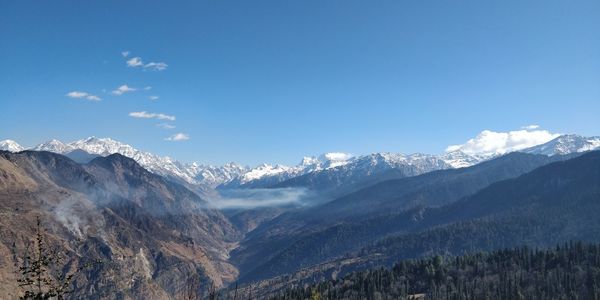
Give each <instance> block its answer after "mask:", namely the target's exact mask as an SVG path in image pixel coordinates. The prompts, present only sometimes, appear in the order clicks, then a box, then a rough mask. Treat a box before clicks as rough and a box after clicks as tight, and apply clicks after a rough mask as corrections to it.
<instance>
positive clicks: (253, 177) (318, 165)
mask: <svg viewBox="0 0 600 300" xmlns="http://www.w3.org/2000/svg"><path fill="white" fill-rule="evenodd" d="M351 159H352V155H351V154H348V153H341V152H330V153H325V154H323V155H320V156H318V157H316V156H306V157H304V158H303V159H302V161H301V162H300V164H298V165H296V166H293V167H289V166H284V165H269V164H262V165H259V166H257V167H255V168H252V169H249V170H248V171H247V172H245V173H243V174H241V175H240V176H239V177H237V178H234V179H233V180H231V181H229V182H225V183H224V184H222V185H221V186H220V187H221V188H224V189H228V188H240V187H243V188H253V187H267V186H272V185H275V184H278V183H280V182H283V181H285V180H288V179H291V178H294V177H297V176H301V175H304V174H308V173H311V172H315V171H320V170H325V169H331V168H335V167H339V166H343V165H345V164H347V163H348V162H349V161H350V160H351Z"/></svg>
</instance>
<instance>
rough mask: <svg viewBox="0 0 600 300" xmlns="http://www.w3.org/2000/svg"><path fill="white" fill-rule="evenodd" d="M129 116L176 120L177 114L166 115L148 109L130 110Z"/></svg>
mask: <svg viewBox="0 0 600 300" xmlns="http://www.w3.org/2000/svg"><path fill="white" fill-rule="evenodd" d="M129 116H130V117H133V118H142V119H158V120H168V121H175V116H171V115H165V114H161V113H149V112H147V111H134V112H130V113H129Z"/></svg>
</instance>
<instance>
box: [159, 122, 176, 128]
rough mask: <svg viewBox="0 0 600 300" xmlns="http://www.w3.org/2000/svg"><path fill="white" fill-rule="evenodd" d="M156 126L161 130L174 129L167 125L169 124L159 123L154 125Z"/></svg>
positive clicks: (173, 126)
mask: <svg viewBox="0 0 600 300" xmlns="http://www.w3.org/2000/svg"><path fill="white" fill-rule="evenodd" d="M156 126H158V127H160V128H162V129H174V128H175V125H172V124H169V123H159V124H156Z"/></svg>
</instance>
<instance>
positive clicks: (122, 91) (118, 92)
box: [112, 84, 136, 96]
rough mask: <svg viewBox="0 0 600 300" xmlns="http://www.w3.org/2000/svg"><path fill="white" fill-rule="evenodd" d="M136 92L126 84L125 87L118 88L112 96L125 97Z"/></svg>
mask: <svg viewBox="0 0 600 300" xmlns="http://www.w3.org/2000/svg"><path fill="white" fill-rule="evenodd" d="M135 91H136V89H135V88H132V87H129V86H127V85H126V84H124V85H122V86H120V87H118V88H117V89H116V90H114V91H112V94H113V95H117V96H121V95H123V94H125V93H128V92H135Z"/></svg>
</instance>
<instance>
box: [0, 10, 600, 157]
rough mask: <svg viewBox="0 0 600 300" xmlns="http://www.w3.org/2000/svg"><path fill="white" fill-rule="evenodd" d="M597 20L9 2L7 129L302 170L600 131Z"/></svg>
mask: <svg viewBox="0 0 600 300" xmlns="http://www.w3.org/2000/svg"><path fill="white" fill-rule="evenodd" d="M599 16H600V1H546V0H544V1H521V0H518V1H482V0H474V1H397V0H394V1H351V0H343V1H323V0H318V1H282V0H276V1H106V0H102V1H23V0H20V1H2V2H0V139H6V138H10V139H14V140H16V141H18V142H19V143H21V144H23V145H25V146H32V145H34V144H37V143H40V142H42V141H45V140H48V139H51V138H57V139H60V140H63V141H71V140H75V139H80V138H83V137H87V136H92V135H93V136H98V137H111V138H114V139H116V140H120V141H123V142H126V143H129V144H132V145H134V146H135V147H136V148H139V149H142V150H146V151H150V152H154V153H157V154H160V155H169V156H171V157H174V158H177V159H180V160H184V161H192V160H194V161H199V162H205V163H223V162H226V161H238V162H241V163H247V164H255V163H258V162H280V163H289V164H291V163H296V162H298V161H299V160H300V158H301V157H302V156H304V155H316V154H319V153H323V152H328V151H344V152H350V153H353V154H364V153H370V152H376V151H391V152H403V153H413V152H425V153H441V152H443V151H444V149H445V148H446V147H447V146H448V145H451V144H458V143H463V142H464V141H466V140H467V139H469V138H471V137H473V136H474V135H476V134H477V133H479V132H480V131H482V130H485V129H490V130H495V131H508V130H514V129H518V128H521V126H525V125H530V124H539V125H541V126H542V127H543V128H546V129H548V130H550V131H552V132H562V133H579V134H583V135H598V134H600V116H599V115H600V17H599ZM125 51H129V53H123V52H125ZM124 54H127V56H126V57H125V56H124ZM136 57H139V59H135V58H136ZM132 59H134V60H132ZM128 60H129V61H130V64H131V65H132V66H128V65H127V63H126V62H127V61H128ZM161 63H164V64H166V66H165V65H163V64H161ZM123 85H126V86H127V87H129V88H132V89H136V90H135V91H125V92H123V93H122V94H121V95H115V94H114V93H113V91H115V90H117V88H118V87H121V86H123ZM145 87H151V89H150V90H145V89H144V88H145ZM125 90H126V89H125ZM122 91H123V89H122ZM73 92H76V93H73ZM69 93H71V94H69ZM67 94H69V95H70V96H71V97H69V96H67ZM151 96H158V97H159V98H158V99H155V100H151V99H150V97H151ZM96 97H97V98H100V101H96V100H98V99H97V98H96ZM143 112H146V113H143ZM131 113H133V116H137V117H132V116H130V114H131ZM161 114H162V115H161ZM142 117H146V118H142ZM172 117H175V118H176V119H175V120H174V121H173V120H169V119H172ZM158 118H162V120H160V119H158ZM157 124H163V125H165V124H168V125H170V126H175V128H171V129H168V128H161V127H159V126H157ZM163 127H164V126H163ZM167 127H169V126H167ZM178 133H182V134H180V135H178V136H177V137H179V139H184V138H185V137H189V139H188V140H181V141H173V140H170V141H169V140H166V138H168V137H170V136H171V137H173V136H176V135H177V134H178Z"/></svg>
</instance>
